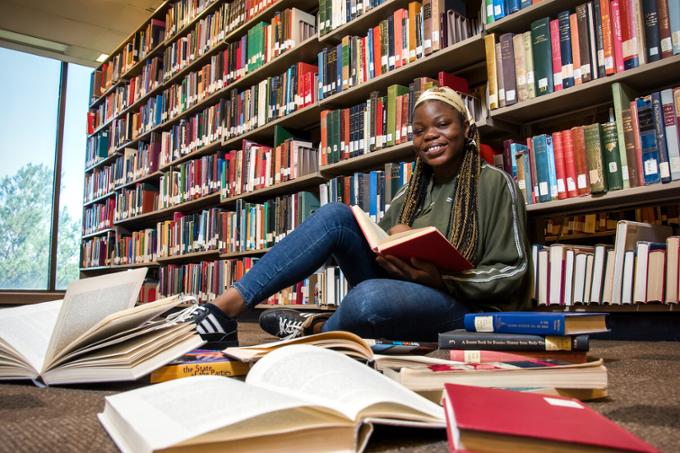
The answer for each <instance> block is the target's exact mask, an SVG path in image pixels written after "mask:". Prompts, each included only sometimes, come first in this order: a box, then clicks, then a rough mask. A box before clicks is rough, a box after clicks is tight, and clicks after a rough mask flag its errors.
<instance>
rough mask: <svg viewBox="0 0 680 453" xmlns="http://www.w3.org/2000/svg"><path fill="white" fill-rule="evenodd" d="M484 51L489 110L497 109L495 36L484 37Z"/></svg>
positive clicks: (491, 34) (490, 34)
mask: <svg viewBox="0 0 680 453" xmlns="http://www.w3.org/2000/svg"><path fill="white" fill-rule="evenodd" d="M484 49H485V51H486V80H487V88H488V98H489V109H491V110H493V109H497V108H498V107H499V103H498V74H497V72H496V35H495V34H493V33H489V34H488V35H484Z"/></svg>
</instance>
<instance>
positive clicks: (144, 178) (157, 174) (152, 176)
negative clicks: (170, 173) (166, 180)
mask: <svg viewBox="0 0 680 453" xmlns="http://www.w3.org/2000/svg"><path fill="white" fill-rule="evenodd" d="M162 174H163V172H161V171H160V170H158V171H155V172H153V173H149V174H148V175H146V176H142V177H141V178H137V179H135V180H134V181H130V182H126V183H125V184H121V185H120V186H116V188H115V190H120V189H124V188H126V187H130V186H134V185H135V184H137V183H139V182H144V181H149V180H151V179H156V178H158V177H160V176H161V175H162Z"/></svg>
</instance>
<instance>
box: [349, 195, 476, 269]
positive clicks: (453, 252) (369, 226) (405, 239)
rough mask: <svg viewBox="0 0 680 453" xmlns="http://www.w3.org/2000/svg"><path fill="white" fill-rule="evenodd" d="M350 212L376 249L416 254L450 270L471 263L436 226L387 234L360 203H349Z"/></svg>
mask: <svg viewBox="0 0 680 453" xmlns="http://www.w3.org/2000/svg"><path fill="white" fill-rule="evenodd" d="M352 213H353V214H354V217H355V218H356V220H357V223H358V224H359V227H360V228H361V231H362V232H363V234H364V236H365V237H366V241H367V242H368V245H369V246H370V247H371V249H372V250H373V251H374V252H375V253H378V254H380V255H392V256H395V257H397V258H401V259H402V260H404V261H406V262H410V261H411V258H417V259H419V260H422V261H427V262H429V263H432V264H434V265H435V266H437V267H438V268H440V269H442V270H447V271H452V272H459V271H463V270H466V269H472V267H473V266H472V264H471V263H470V262H469V261H468V260H467V259H466V258H465V257H464V256H463V255H461V254H460V252H459V251H458V250H457V249H456V248H455V247H454V246H453V245H452V244H451V243H450V242H449V240H448V239H446V238H445V237H444V235H443V234H441V233H440V232H439V230H437V229H436V228H435V227H425V228H415V229H412V230H408V231H405V232H403V233H400V234H395V235H392V236H390V235H388V234H387V233H386V232H385V231H383V230H382V229H381V228H380V227H379V226H378V225H377V224H376V223H375V222H373V221H372V220H371V218H370V217H369V216H368V214H366V213H365V212H364V211H363V210H362V209H361V208H360V207H359V206H352Z"/></svg>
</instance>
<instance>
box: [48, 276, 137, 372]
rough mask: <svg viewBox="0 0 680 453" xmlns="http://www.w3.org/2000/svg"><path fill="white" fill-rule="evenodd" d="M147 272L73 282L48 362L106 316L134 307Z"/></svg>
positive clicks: (53, 336) (60, 317)
mask: <svg viewBox="0 0 680 453" xmlns="http://www.w3.org/2000/svg"><path fill="white" fill-rule="evenodd" d="M146 271H147V268H145V267H143V268H140V269H135V270H132V271H126V272H117V273H115V274H109V275H105V276H101V277H96V278H88V279H84V280H77V281H74V282H72V283H71V284H70V285H69V286H68V289H67V291H66V297H65V298H64V303H63V304H62V306H61V310H60V311H59V317H58V318H57V322H56V324H55V327H54V331H53V333H52V339H51V340H50V344H49V346H48V348H47V353H46V355H45V359H46V361H50V360H51V359H52V357H54V356H55V355H56V354H57V353H58V352H59V351H61V350H62V349H63V348H65V347H66V346H67V345H68V344H70V343H71V342H72V341H74V340H75V339H76V338H78V337H79V336H80V335H82V334H83V333H85V332H86V331H87V330H88V329H89V328H90V327H92V326H93V325H95V324H97V323H98V322H99V321H101V320H102V319H104V318H105V317H106V316H108V315H110V314H112V313H115V312H117V311H121V310H125V309H127V308H130V307H132V306H133V305H134V304H135V301H136V300H137V295H138V294H139V289H140V288H141V286H142V283H143V281H144V276H145V275H146Z"/></svg>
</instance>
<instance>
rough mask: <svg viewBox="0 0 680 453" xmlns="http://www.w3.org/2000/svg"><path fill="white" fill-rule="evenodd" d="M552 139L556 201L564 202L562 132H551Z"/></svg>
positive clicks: (565, 193) (564, 175)
mask: <svg viewBox="0 0 680 453" xmlns="http://www.w3.org/2000/svg"><path fill="white" fill-rule="evenodd" d="M560 66H561V64H560ZM552 139H553V154H554V155H555V176H556V178H557V199H558V200H564V199H565V198H567V186H566V184H565V180H566V171H565V170H564V146H563V145H562V132H561V131H560V132H553V134H552Z"/></svg>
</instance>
